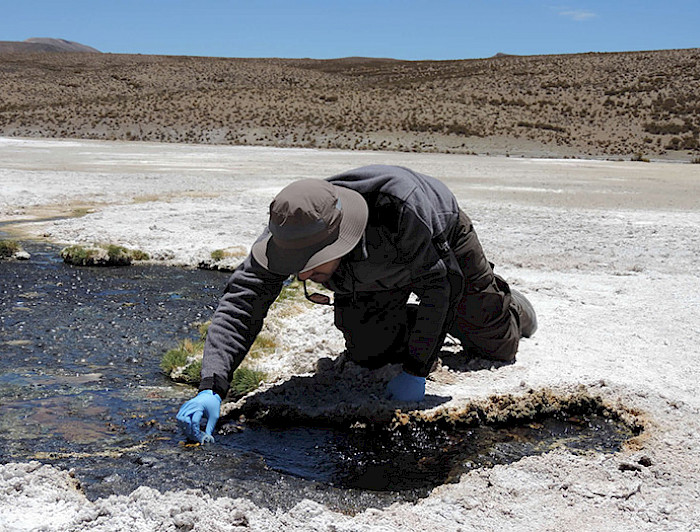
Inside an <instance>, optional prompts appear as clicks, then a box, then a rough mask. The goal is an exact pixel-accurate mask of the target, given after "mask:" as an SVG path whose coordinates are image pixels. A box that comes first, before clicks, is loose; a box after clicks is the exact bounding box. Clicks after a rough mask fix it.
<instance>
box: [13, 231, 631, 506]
mask: <svg viewBox="0 0 700 532" xmlns="http://www.w3.org/2000/svg"><path fill="white" fill-rule="evenodd" d="M24 247H25V249H26V250H27V251H29V252H30V253H31V254H32V258H31V260H30V261H28V262H15V261H0V353H2V366H0V458H1V459H2V462H3V463H7V462H13V461H25V460H31V459H38V460H40V461H42V462H44V463H51V464H54V465H57V466H60V467H62V468H67V469H73V470H74V472H75V475H76V477H77V478H78V479H80V481H81V483H82V485H83V488H84V490H85V492H86V493H87V495H88V497H90V498H92V499H94V498H97V497H105V496H108V495H111V494H115V493H116V494H125V493H129V492H131V491H132V490H134V489H135V488H137V487H138V486H142V485H146V486H151V487H154V488H158V489H160V490H163V491H165V490H170V489H186V488H199V489H202V490H203V491H205V492H207V493H210V494H213V495H219V496H222V495H227V496H231V497H246V498H249V499H251V500H253V502H255V503H256V504H259V505H261V506H266V507H270V508H289V507H291V506H293V505H294V504H296V503H297V502H299V501H300V500H302V499H304V498H309V499H312V500H316V501H319V502H322V503H325V504H327V505H328V506H329V507H331V508H335V509H338V510H341V511H345V512H351V513H352V512H355V511H358V510H362V509H364V508H367V507H369V506H375V507H382V506H386V505H388V504H391V503H392V502H395V501H398V500H415V499H417V498H418V497H421V496H425V495H426V494H427V493H428V490H429V489H430V488H432V487H434V486H436V485H438V484H441V483H444V482H450V481H456V480H458V478H459V475H460V474H462V473H464V472H467V471H469V470H470V469H473V468H476V467H485V466H489V465H493V464H497V463H509V462H512V461H514V460H517V459H519V458H521V457H522V456H526V455H530V454H535V453H540V452H545V451H547V450H548V449H550V448H552V446H553V445H565V446H567V447H568V448H570V449H574V450H575V449H582V450H590V449H597V450H599V451H601V452H614V451H616V450H617V449H619V446H620V445H621V443H622V442H623V441H624V440H625V439H627V438H629V437H630V436H631V435H632V434H631V432H630V431H628V430H627V429H625V428H624V427H622V426H620V425H618V424H615V423H612V422H610V421H609V420H605V419H598V418H595V417H591V418H586V419H568V420H555V419H548V420H544V421H541V422H538V423H537V424H529V425H525V426H519V427H509V428H506V429H499V430H496V429H494V428H489V427H479V428H477V429H470V430H466V429H465V430H461V431H458V432H453V433H446V432H445V431H442V430H438V429H437V428H429V427H423V428H412V429H410V430H407V431H405V432H404V433H396V432H389V431H378V432H373V433H371V434H368V433H366V432H363V431H347V432H344V431H341V430H338V429H329V428H321V427H297V428H285V429H282V428H269V427H263V426H259V425H255V424H249V425H248V426H246V427H244V429H243V430H242V431H240V432H233V433H230V434H225V435H218V436H217V443H216V444H215V445H211V446H206V447H199V446H185V445H183V442H182V439H183V438H182V437H181V435H180V434H179V433H178V431H177V427H176V423H175V420H174V416H175V413H176V412H177V410H178V408H179V407H180V405H181V404H182V402H183V401H184V400H186V399H188V398H189V397H191V396H192V395H193V393H194V390H193V388H190V387H187V386H182V385H177V384H174V383H172V382H171V381H170V380H168V379H167V378H166V377H165V376H164V375H163V374H162V372H161V371H160V369H159V362H160V358H161V356H162V354H163V353H164V352H165V351H166V350H167V349H169V348H171V347H173V346H174V345H175V344H176V343H177V341H178V340H180V339H182V338H184V337H187V336H194V334H195V330H194V328H193V326H192V324H193V323H194V322H198V321H205V320H207V319H209V318H210V316H211V313H212V311H213V309H214V308H215V306H216V304H217V300H218V297H219V295H220V293H221V291H222V289H223V286H224V284H225V282H226V278H227V274H223V273H219V272H207V271H200V270H185V269H180V268H166V267H160V266H131V267H127V268H78V267H73V266H68V265H66V264H64V263H63V262H62V261H61V260H60V259H59V258H58V251H59V250H58V248H56V247H53V246H47V245H42V244H36V243H25V244H24Z"/></svg>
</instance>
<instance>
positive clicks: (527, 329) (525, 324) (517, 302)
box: [510, 288, 537, 338]
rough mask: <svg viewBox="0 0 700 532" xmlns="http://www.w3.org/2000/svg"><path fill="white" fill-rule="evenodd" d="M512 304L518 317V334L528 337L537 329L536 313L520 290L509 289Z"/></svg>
mask: <svg viewBox="0 0 700 532" xmlns="http://www.w3.org/2000/svg"><path fill="white" fill-rule="evenodd" d="M510 295H511V297H512V299H513V304H514V306H515V309H516V310H517V312H518V316H519V317H520V335H521V336H523V337H525V338H530V337H531V336H532V335H533V334H535V331H536V330H537V314H535V309H534V307H533V306H532V303H530V301H529V300H528V299H527V298H526V297H525V296H524V295H523V294H521V293H520V292H518V291H517V290H514V289H513V288H511V289H510Z"/></svg>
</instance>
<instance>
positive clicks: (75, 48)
mask: <svg viewBox="0 0 700 532" xmlns="http://www.w3.org/2000/svg"><path fill="white" fill-rule="evenodd" d="M24 42H25V43H29V44H40V45H44V46H47V47H50V48H52V50H46V51H55V52H91V53H101V52H100V51H99V50H97V49H96V48H93V47H92V46H87V45H85V44H80V43H77V42H73V41H68V40H66V39H53V38H50V37H32V38H31V39H27V40H25V41H24Z"/></svg>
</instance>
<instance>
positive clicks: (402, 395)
mask: <svg viewBox="0 0 700 532" xmlns="http://www.w3.org/2000/svg"><path fill="white" fill-rule="evenodd" d="M424 397H425V377H416V376H415V375H411V374H410V373H406V372H405V371H402V372H401V373H399V374H398V375H397V376H396V377H394V378H393V379H391V380H390V381H389V384H387V385H386V398H387V399H394V400H396V401H410V402H415V401H422V400H423V398H424Z"/></svg>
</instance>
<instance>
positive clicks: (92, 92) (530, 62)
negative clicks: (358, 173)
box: [0, 49, 700, 159]
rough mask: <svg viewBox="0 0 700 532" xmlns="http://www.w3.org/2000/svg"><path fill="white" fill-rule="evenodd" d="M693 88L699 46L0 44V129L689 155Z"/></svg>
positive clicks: (694, 119) (696, 149) (699, 118)
mask: <svg viewBox="0 0 700 532" xmlns="http://www.w3.org/2000/svg"><path fill="white" fill-rule="evenodd" d="M698 94H700V49H690V50H666V51H655V52H630V53H611V54H579V55H560V56H531V57H519V56H502V57H494V58H490V59H480V60H461V61H395V60H388V59H368V58H358V57H353V58H344V59H336V60H309V59H303V60H302V59H298V60H294V59H219V58H200V57H167V56H133V55H108V54H73V53H63V54H31V53H6V54H2V55H0V135H5V136H28V137H80V138H91V139H131V140H134V139H136V140H153V141H166V142H195V143H222V144H252V145H267V146H308V147H320V148H343V149H348V148H349V149H388V150H411V151H435V152H466V153H470V152H477V153H487V152H489V153H509V154H521V153H523V154H539V155H553V156H609V157H623V158H628V157H633V156H635V154H638V155H643V156H646V157H649V156H653V157H658V156H673V157H680V158H685V159H691V158H697V156H698V153H700V143H699V140H698V134H699V133H700V100H698V98H697V95H698ZM638 155H637V156H638Z"/></svg>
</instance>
